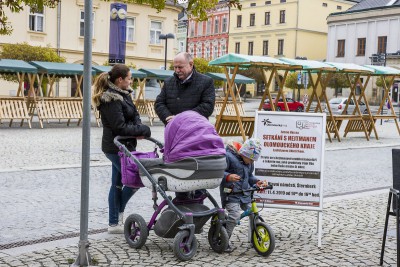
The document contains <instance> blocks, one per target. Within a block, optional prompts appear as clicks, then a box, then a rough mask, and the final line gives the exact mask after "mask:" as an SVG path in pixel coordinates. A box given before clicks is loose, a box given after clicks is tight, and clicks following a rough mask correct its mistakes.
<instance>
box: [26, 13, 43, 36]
mask: <svg viewBox="0 0 400 267" xmlns="http://www.w3.org/2000/svg"><path fill="white" fill-rule="evenodd" d="M43 22H44V15H43V11H42V12H39V11H38V12H37V13H32V14H29V30H30V31H35V32H43Z"/></svg>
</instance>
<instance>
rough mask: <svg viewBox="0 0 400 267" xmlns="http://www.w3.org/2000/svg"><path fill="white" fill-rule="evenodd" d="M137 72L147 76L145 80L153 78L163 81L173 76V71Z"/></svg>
mask: <svg viewBox="0 0 400 267" xmlns="http://www.w3.org/2000/svg"><path fill="white" fill-rule="evenodd" d="M139 71H140V72H143V73H145V74H146V75H147V78H154V79H158V80H165V79H167V78H169V77H171V76H172V75H174V71H172V70H161V69H139Z"/></svg>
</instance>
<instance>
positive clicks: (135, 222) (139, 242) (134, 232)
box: [124, 214, 149, 248]
mask: <svg viewBox="0 0 400 267" xmlns="http://www.w3.org/2000/svg"><path fill="white" fill-rule="evenodd" d="M124 235H125V240H126V242H128V244H129V246H130V247H132V248H141V247H143V245H144V244H145V243H146V240H147V236H148V235H149V230H148V229H147V225H146V222H145V221H144V219H143V217H142V216H140V215H139V214H131V215H129V217H128V218H126V220H125V225H124Z"/></svg>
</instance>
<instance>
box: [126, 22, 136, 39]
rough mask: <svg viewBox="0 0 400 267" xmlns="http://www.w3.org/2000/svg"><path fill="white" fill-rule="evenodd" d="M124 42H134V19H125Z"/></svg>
mask: <svg viewBox="0 0 400 267" xmlns="http://www.w3.org/2000/svg"><path fill="white" fill-rule="evenodd" d="M126 41H127V42H133V41H135V18H126Z"/></svg>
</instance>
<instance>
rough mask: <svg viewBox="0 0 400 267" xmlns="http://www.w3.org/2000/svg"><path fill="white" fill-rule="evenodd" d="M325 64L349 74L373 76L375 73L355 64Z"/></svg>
mask: <svg viewBox="0 0 400 267" xmlns="http://www.w3.org/2000/svg"><path fill="white" fill-rule="evenodd" d="M325 64H327V65H330V66H332V67H335V68H336V70H337V71H340V72H347V73H365V74H373V73H374V71H373V70H371V69H369V68H366V67H363V66H360V65H357V64H354V63H337V62H325Z"/></svg>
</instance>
